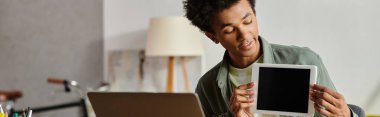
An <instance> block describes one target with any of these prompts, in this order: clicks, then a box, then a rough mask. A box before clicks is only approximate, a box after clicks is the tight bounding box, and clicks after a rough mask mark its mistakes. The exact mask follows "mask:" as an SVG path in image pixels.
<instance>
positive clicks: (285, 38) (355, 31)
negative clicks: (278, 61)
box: [104, 0, 380, 114]
mask: <svg viewBox="0 0 380 117" xmlns="http://www.w3.org/2000/svg"><path fill="white" fill-rule="evenodd" d="M104 2H105V3H104V5H105V6H104V36H105V39H112V38H117V37H123V36H120V35H123V34H130V33H136V32H137V33H139V32H144V31H146V29H147V28H148V22H149V18H150V17H153V16H165V15H184V13H183V9H182V0H159V1H158V0H133V1H132V0H128V1H125V0H106V1H104ZM379 5H380V1H375V0H360V1H358V0H345V1H334V0H333V1H331V0H318V1H305V0H286V1H278V0H258V2H257V13H258V22H259V29H260V34H261V35H262V36H263V37H264V38H266V39H267V40H268V41H270V42H272V43H279V44H285V45H298V46H307V47H310V48H311V49H313V50H314V51H316V52H317V53H319V54H320V56H321V57H322V59H323V61H324V63H325V65H326V67H327V69H328V70H329V73H330V76H331V78H332V80H333V81H334V83H335V85H336V87H337V88H338V90H339V92H341V93H342V94H344V95H345V97H346V100H347V101H348V103H353V104H357V105H360V106H362V107H365V108H366V109H367V111H368V112H369V113H372V114H380V97H377V98H376V100H374V101H373V102H372V106H371V107H367V105H366V103H367V102H366V101H367V100H369V99H370V98H371V97H370V95H372V94H374V93H375V92H376V91H377V90H379V87H380V86H378V85H380V72H377V68H378V66H379V65H380V61H379V60H380V52H379V50H380V47H379V46H376V45H377V44H378V43H380V40H379V39H378V38H380V36H379V35H377V34H376V32H378V31H379V30H380V23H379V22H378V21H380V13H378V11H380V8H379V7H378V6H379ZM140 36H141V35H140ZM203 40H204V41H203V42H204V47H205V68H206V70H208V69H210V68H212V67H213V66H214V65H215V64H217V63H218V62H219V61H220V60H221V57H222V55H223V52H224V49H223V48H222V47H221V46H220V45H214V44H213V43H212V42H211V41H209V40H208V39H207V38H206V37H204V39H203ZM126 43H128V44H127V45H128V46H129V48H140V49H141V48H144V46H145V40H137V39H133V38H131V39H130V40H128V41H127V42H126ZM375 87H377V89H376V88H375ZM376 93H379V92H376Z"/></svg>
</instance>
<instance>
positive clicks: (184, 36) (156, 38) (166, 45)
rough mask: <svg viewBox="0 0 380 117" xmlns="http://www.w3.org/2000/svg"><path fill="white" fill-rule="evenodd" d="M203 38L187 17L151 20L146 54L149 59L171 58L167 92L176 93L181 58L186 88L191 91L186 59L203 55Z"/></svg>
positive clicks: (155, 18)
mask: <svg viewBox="0 0 380 117" xmlns="http://www.w3.org/2000/svg"><path fill="white" fill-rule="evenodd" d="M201 38H202V33H201V32H200V31H199V30H198V29H197V28H196V27H195V26H193V25H191V23H190V21H188V20H187V19H186V18H185V17H180V16H169V17H154V18H152V19H151V20H150V24H149V29H148V35H147V44H146V52H145V54H146V56H147V57H149V56H151V57H152V56H156V57H169V61H168V79H167V85H166V86H167V87H166V91H167V92H173V91H174V89H173V88H174V77H173V74H174V72H173V70H174V59H175V57H180V60H181V66H182V73H183V78H184V82H185V87H186V90H187V92H189V91H190V86H189V80H188V79H187V73H186V66H185V60H184V59H185V57H186V56H201V55H202V54H203V46H202V42H201Z"/></svg>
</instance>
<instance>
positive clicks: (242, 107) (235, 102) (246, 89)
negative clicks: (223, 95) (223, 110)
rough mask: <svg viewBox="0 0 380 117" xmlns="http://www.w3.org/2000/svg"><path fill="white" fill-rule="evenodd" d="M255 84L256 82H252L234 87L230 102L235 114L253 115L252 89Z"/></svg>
mask: <svg viewBox="0 0 380 117" xmlns="http://www.w3.org/2000/svg"><path fill="white" fill-rule="evenodd" d="M253 86H254V83H253V82H250V83H247V84H244V85H240V86H238V87H236V88H235V89H234V91H233V95H232V96H231V98H230V104H229V106H230V109H231V111H232V112H233V113H234V115H236V116H238V115H252V112H250V111H249V110H250V109H249V108H250V107H252V106H253V103H254V91H252V90H250V89H252V87H253Z"/></svg>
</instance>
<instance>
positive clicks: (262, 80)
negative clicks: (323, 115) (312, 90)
mask: <svg viewBox="0 0 380 117" xmlns="http://www.w3.org/2000/svg"><path fill="white" fill-rule="evenodd" d="M258 82H259V83H258V90H257V91H258V95H257V98H258V99H257V109H258V110H271V111H284V112H301V113H307V111H308V100H309V99H308V98H309V86H310V69H296V68H294V69H293V68H271V67H260V73H259V81H258Z"/></svg>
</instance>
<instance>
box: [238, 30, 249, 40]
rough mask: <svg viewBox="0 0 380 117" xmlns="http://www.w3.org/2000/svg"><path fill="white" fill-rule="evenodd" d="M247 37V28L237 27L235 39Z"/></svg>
mask: <svg viewBox="0 0 380 117" xmlns="http://www.w3.org/2000/svg"><path fill="white" fill-rule="evenodd" d="M249 38H250V34H249V30H248V28H245V27H239V29H238V35H237V39H238V40H246V39H249Z"/></svg>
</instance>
